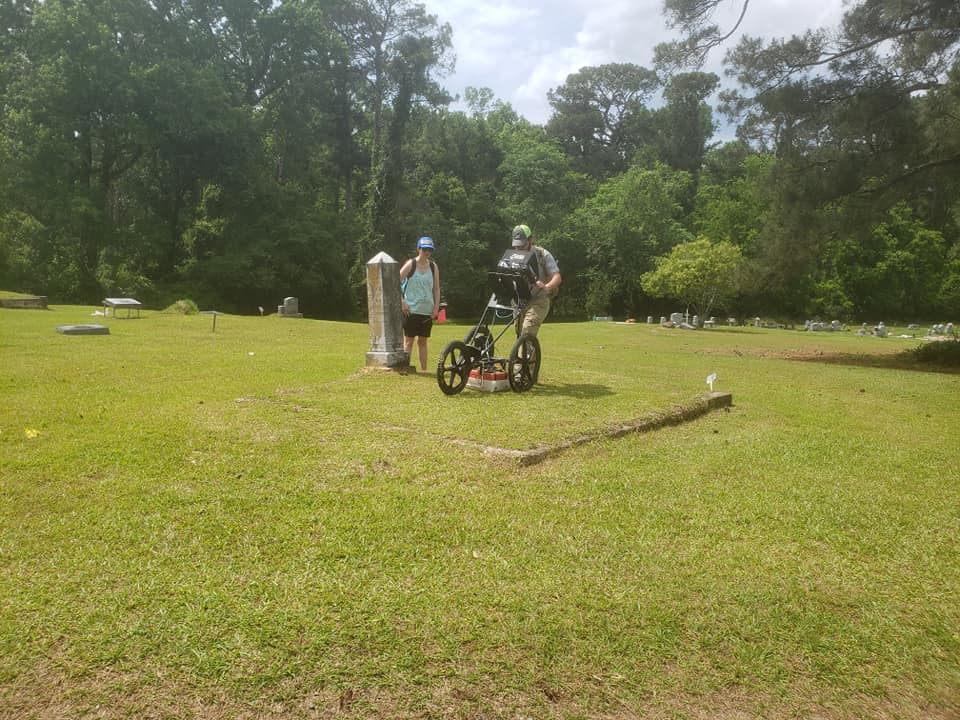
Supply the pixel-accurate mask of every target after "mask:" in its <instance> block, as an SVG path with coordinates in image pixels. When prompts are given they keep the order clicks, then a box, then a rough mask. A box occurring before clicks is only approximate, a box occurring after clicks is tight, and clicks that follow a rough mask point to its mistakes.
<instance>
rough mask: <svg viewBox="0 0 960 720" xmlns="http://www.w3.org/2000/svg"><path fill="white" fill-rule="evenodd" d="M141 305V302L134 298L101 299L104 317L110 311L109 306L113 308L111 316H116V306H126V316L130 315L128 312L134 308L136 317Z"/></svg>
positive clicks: (138, 314) (138, 315)
mask: <svg viewBox="0 0 960 720" xmlns="http://www.w3.org/2000/svg"><path fill="white" fill-rule="evenodd" d="M142 307H143V303H141V302H140V301H139V300H135V299H134V298H104V299H103V315H104V317H106V316H107V315H108V314H109V313H110V308H113V316H114V317H116V316H117V308H126V309H127V317H130V313H131V312H132V311H134V310H136V311H137V317H140V308H142Z"/></svg>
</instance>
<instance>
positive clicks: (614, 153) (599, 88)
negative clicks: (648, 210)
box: [547, 63, 660, 179]
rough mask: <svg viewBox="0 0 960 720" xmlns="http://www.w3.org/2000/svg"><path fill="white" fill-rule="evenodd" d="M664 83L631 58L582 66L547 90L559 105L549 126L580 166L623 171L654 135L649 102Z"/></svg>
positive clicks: (603, 172) (605, 173)
mask: <svg viewBox="0 0 960 720" xmlns="http://www.w3.org/2000/svg"><path fill="white" fill-rule="evenodd" d="M659 86H660V84H659V81H658V79H657V75H656V73H655V72H653V71H652V70H648V69H646V68H643V67H639V66H637V65H633V64H630V63H609V64H606V65H600V66H597V67H584V68H581V69H580V71H579V72H576V73H573V74H571V75H568V76H567V79H566V81H565V82H564V83H563V85H560V86H559V87H557V88H554V89H553V90H550V92H549V93H547V97H548V99H549V101H550V105H551V106H552V108H553V115H552V117H551V118H550V121H549V122H548V123H547V132H548V134H550V135H551V136H552V137H555V138H557V139H559V140H560V142H561V143H562V146H563V148H564V150H565V151H566V153H567V154H568V155H570V156H571V157H572V158H574V161H575V163H576V168H577V170H579V171H581V172H585V173H587V174H589V175H591V176H592V177H594V178H597V179H605V178H607V177H610V176H611V175H614V174H617V173H621V172H623V171H624V170H626V169H627V167H628V166H629V164H630V161H631V160H632V159H633V156H634V154H635V153H636V151H637V149H638V148H639V147H640V145H642V144H644V143H645V142H649V141H650V140H652V133H651V128H650V127H649V122H645V120H647V119H648V115H649V112H648V111H647V110H646V103H647V102H648V101H649V99H650V97H651V96H652V95H653V94H654V93H655V92H656V91H657V89H659Z"/></svg>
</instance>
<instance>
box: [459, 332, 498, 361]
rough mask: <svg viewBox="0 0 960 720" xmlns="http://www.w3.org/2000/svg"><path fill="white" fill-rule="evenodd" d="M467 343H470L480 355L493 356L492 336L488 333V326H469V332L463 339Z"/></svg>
mask: <svg viewBox="0 0 960 720" xmlns="http://www.w3.org/2000/svg"><path fill="white" fill-rule="evenodd" d="M463 341H464V342H465V343H466V344H467V345H472V346H473V347H475V348H476V349H477V351H478V352H479V353H480V356H481V357H487V358H491V357H493V356H494V349H493V337H492V335H491V334H490V328H488V327H487V326H486V325H475V326H474V327H472V328H470V332H468V333H467V336H466V337H465V338H464V339H463Z"/></svg>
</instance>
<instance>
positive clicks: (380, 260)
mask: <svg viewBox="0 0 960 720" xmlns="http://www.w3.org/2000/svg"><path fill="white" fill-rule="evenodd" d="M400 297H401V291H400V267H399V264H398V263H397V261H396V260H394V259H393V258H392V257H390V256H389V255H387V253H385V252H381V253H377V254H376V255H375V256H373V257H372V258H371V259H370V260H368V261H367V314H368V316H369V323H370V352H368V353H367V367H384V368H400V367H408V366H409V365H410V355H409V353H407V352H406V351H404V349H403V310H402V308H401V306H400Z"/></svg>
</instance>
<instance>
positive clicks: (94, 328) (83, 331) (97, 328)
mask: <svg viewBox="0 0 960 720" xmlns="http://www.w3.org/2000/svg"><path fill="white" fill-rule="evenodd" d="M57 332H58V333H62V334H64V335H109V334H110V328H108V327H107V326H106V325H97V324H95V323H90V324H88V325H57Z"/></svg>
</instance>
